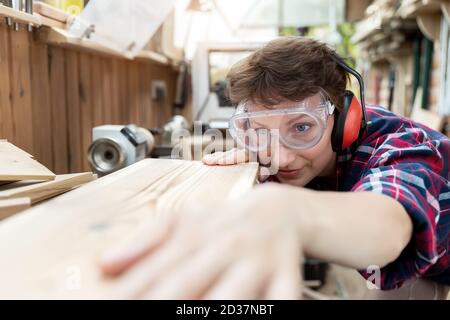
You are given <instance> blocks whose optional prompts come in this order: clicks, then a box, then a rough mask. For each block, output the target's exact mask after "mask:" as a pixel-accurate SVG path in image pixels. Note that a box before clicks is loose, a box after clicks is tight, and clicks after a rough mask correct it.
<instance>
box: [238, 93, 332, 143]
mask: <svg viewBox="0 0 450 320" xmlns="http://www.w3.org/2000/svg"><path fill="white" fill-rule="evenodd" d="M312 101H315V102H312ZM334 109H335V107H334V105H333V104H332V103H331V102H330V100H329V99H320V102H317V99H315V100H310V99H306V100H305V101H303V102H300V103H295V104H293V105H290V106H287V107H283V108H282V109H272V110H267V109H266V110H261V108H257V107H256V108H255V107H254V106H252V105H251V104H249V103H247V102H244V103H241V104H239V105H238V107H237V109H236V112H235V114H234V115H233V116H232V118H231V119H230V122H229V131H230V134H231V136H232V137H233V138H234V140H235V141H236V142H237V143H238V144H239V145H240V146H241V147H243V148H246V149H247V150H249V151H253V152H258V151H262V150H265V149H268V148H270V147H271V146H273V145H274V144H276V143H278V142H280V143H282V144H283V145H285V146H286V147H288V148H292V149H309V148H312V147H314V146H315V145H316V144H317V143H319V141H320V140H321V139H322V136H323V134H324V132H325V129H326V124H327V118H328V117H329V116H331V115H332V114H333V112H334Z"/></svg>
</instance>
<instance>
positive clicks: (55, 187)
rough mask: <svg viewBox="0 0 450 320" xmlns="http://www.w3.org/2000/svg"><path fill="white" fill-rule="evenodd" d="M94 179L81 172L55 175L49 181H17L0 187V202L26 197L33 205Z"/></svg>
mask: <svg viewBox="0 0 450 320" xmlns="http://www.w3.org/2000/svg"><path fill="white" fill-rule="evenodd" d="M94 179H95V176H94V175H93V174H92V173H91V172H83V173H73V174H61V175H57V176H56V178H55V180H51V181H39V180H38V181H36V180H29V181H17V182H13V183H10V184H7V185H3V186H0V200H4V199H12V198H21V197H28V198H29V199H30V200H31V203H32V204H34V203H36V202H39V201H42V200H45V199H48V198H51V197H53V196H56V195H58V194H61V193H63V192H65V191H68V190H70V189H72V188H73V187H76V186H79V185H80V184H84V183H87V182H89V181H92V180H94Z"/></svg>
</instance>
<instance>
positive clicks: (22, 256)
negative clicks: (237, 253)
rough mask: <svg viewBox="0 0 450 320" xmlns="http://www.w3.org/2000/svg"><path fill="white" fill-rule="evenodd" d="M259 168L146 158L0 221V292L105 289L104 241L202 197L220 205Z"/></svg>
mask: <svg viewBox="0 0 450 320" xmlns="http://www.w3.org/2000/svg"><path fill="white" fill-rule="evenodd" d="M256 173H257V165H256V164H254V163H246V164H241V165H236V166H226V167H224V166H215V167H210V166H205V165H203V164H202V163H201V162H197V161H192V162H191V161H183V160H162V159H146V160H143V161H140V162H138V163H136V164H134V165H132V166H129V167H127V168H125V169H123V170H120V171H118V172H115V173H113V174H111V175H108V176H105V177H103V178H100V179H98V180H96V181H93V182H91V183H88V184H87V185H85V186H82V187H80V188H78V189H76V190H74V191H71V192H69V193H67V194H64V195H61V196H59V197H57V198H55V199H52V200H50V201H48V202H46V203H44V204H41V205H38V206H36V207H34V208H31V209H29V210H27V211H26V214H18V215H16V216H14V217H12V218H10V219H8V220H6V221H4V222H3V223H0V261H8V263H5V264H0V283H1V284H2V285H1V286H0V299H4V298H8V299H10V298H43V299H53V298H61V299H65V298H69V299H72V298H73V299H77V298H85V299H90V298H102V297H106V296H107V294H108V289H111V287H112V286H114V280H113V279H109V278H105V277H103V276H102V275H101V273H100V270H99V268H98V266H97V261H98V258H99V255H100V254H101V253H102V252H103V251H104V250H105V249H107V248H109V247H111V246H113V245H117V244H119V243H121V242H122V241H127V240H128V239H129V237H132V236H133V235H134V234H135V233H136V232H137V230H138V229H139V228H140V227H142V225H143V224H151V223H154V222H155V219H158V217H160V216H164V215H166V216H167V215H176V214H177V213H179V212H180V210H184V209H186V208H187V207H189V206H193V205H197V206H198V204H202V206H203V208H205V209H208V208H212V211H214V209H215V208H217V206H220V205H223V204H224V203H225V202H226V201H230V200H232V199H235V198H236V197H238V196H242V195H243V194H245V192H246V191H249V190H250V189H251V188H252V186H253V184H254V182H255V177H256ZM142 177H145V179H143V178H142ZM212 188H213V189H214V192H211V189H212ZM24 234H32V235H33V236H32V237H31V236H30V237H26V236H23V235H24ZM11 243H14V245H13V246H12V245H11Z"/></svg>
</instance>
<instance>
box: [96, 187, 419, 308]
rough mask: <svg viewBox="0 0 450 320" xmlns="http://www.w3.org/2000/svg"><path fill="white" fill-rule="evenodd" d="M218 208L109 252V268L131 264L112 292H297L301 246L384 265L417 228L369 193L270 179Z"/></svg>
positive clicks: (346, 260)
mask: <svg viewBox="0 0 450 320" xmlns="http://www.w3.org/2000/svg"><path fill="white" fill-rule="evenodd" d="M215 211H216V212H214V214H211V211H208V212H203V213H202V212H199V213H192V212H191V213H190V212H184V213H182V214H181V215H180V216H178V217H177V220H176V222H174V223H173V224H172V225H168V226H158V227H156V228H155V227H153V228H149V229H148V230H143V234H141V235H140V236H139V235H138V237H137V238H136V241H133V242H132V243H129V244H126V245H125V246H124V247H121V248H116V249H112V250H111V251H109V252H108V253H106V254H105V255H104V256H103V257H102V260H101V267H102V269H103V271H104V273H105V274H107V275H111V276H112V275H118V274H122V273H123V271H125V270H127V269H130V270H128V271H127V272H126V273H125V274H123V276H122V277H120V279H117V281H116V282H115V287H114V288H113V287H112V288H111V294H112V296H113V297H115V298H117V297H120V298H130V297H132V298H137V297H141V298H142V297H143V298H159V299H165V298H170V299H191V298H210V299H256V298H271V299H276V298H284V299H286V298H298V297H299V288H300V285H301V276H300V269H299V267H300V265H301V260H302V253H306V254H307V255H309V256H312V257H317V258H321V259H323V260H326V261H330V262H336V263H340V264H343V265H347V266H351V267H355V268H361V269H364V268H366V267H367V266H369V265H379V266H380V267H382V266H384V265H385V264H387V263H389V262H391V261H393V260H394V259H395V258H396V257H397V256H398V255H399V254H400V253H401V251H402V249H403V248H404V247H405V246H406V244H407V243H408V241H409V239H410V237H411V232H412V231H411V230H412V223H411V221H410V219H409V217H408V215H407V214H406V212H405V210H404V209H403V207H402V206H401V205H400V204H398V203H397V202H396V201H395V200H393V199H391V198H389V197H387V196H383V195H378V194H375V193H369V192H359V193H353V192H351V193H350V192H349V193H337V192H318V191H311V190H307V189H303V188H298V187H292V186H287V185H280V184H271V183H268V184H265V185H260V186H257V187H255V188H254V190H253V191H252V192H250V193H247V194H246V195H244V196H243V197H242V198H240V199H239V201H236V202H233V203H230V204H229V206H227V207H220V208H216V210H215ZM243 283H245V286H242V284H243ZM244 289H245V290H244Z"/></svg>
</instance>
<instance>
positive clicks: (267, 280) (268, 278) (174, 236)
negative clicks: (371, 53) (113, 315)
mask: <svg viewBox="0 0 450 320" xmlns="http://www.w3.org/2000/svg"><path fill="white" fill-rule="evenodd" d="M349 73H351V74H353V75H356V76H357V73H355V72H352V70H351V69H350V68H348V66H346V65H345V64H344V63H343V62H342V61H341V60H340V59H339V57H337V55H336V53H335V52H334V51H333V50H331V49H330V48H328V47H327V46H326V45H324V44H322V43H320V42H317V41H314V40H311V39H305V38H301V37H285V38H280V39H277V40H274V41H272V42H270V43H268V44H267V45H266V46H265V47H263V48H261V49H260V50H258V51H256V52H254V53H253V54H252V55H250V56H249V57H248V58H246V59H244V60H243V61H241V62H240V63H238V64H237V65H236V66H234V67H233V69H232V70H231V72H230V73H229V75H228V81H229V96H230V99H231V101H232V102H233V103H234V104H235V105H237V106H238V107H237V111H236V114H235V116H234V117H233V118H232V119H231V121H230V131H231V133H232V134H233V136H234V138H235V139H236V140H237V142H238V144H239V145H240V146H241V147H243V148H242V149H239V150H238V149H233V150H231V151H228V152H226V153H216V154H213V155H210V156H206V157H205V158H204V162H205V163H206V164H208V165H232V164H235V163H239V162H245V161H249V160H252V159H256V160H258V161H259V162H260V163H261V164H262V166H261V172H260V181H269V183H264V184H261V185H259V186H257V187H256V188H255V190H254V191H253V192H251V193H250V194H247V195H246V196H245V198H243V199H241V201H240V202H239V203H235V204H231V205H230V207H228V208H223V209H222V210H219V213H218V214H215V215H211V216H208V217H207V219H205V216H204V214H201V213H186V214H185V215H184V216H182V217H181V220H180V221H177V222H176V223H173V224H167V227H166V228H161V229H160V232H157V233H155V234H154V235H153V236H152V237H150V238H151V239H147V240H145V241H143V242H140V243H136V244H133V245H131V246H130V247H128V248H125V249H118V250H112V251H111V252H109V253H107V254H105V256H104V257H103V260H102V268H103V270H104V272H105V273H106V274H110V275H113V274H120V273H122V272H123V271H125V270H127V269H130V270H128V272H127V274H128V277H125V278H124V279H123V280H121V281H123V282H126V283H127V284H128V287H129V288H131V291H130V293H132V295H135V296H142V297H149V298H151V297H158V298H172V299H176V298H219V299H226V298H235V299H239V298H297V297H299V289H300V282H301V279H300V278H301V277H300V273H299V268H298V266H299V263H300V262H301V259H302V256H303V254H304V255H306V256H310V257H314V258H318V259H322V260H325V261H330V262H334V263H338V264H341V265H345V266H349V267H352V268H355V269H358V270H359V271H360V272H361V274H362V275H363V276H364V277H366V278H368V279H369V280H370V282H371V283H373V284H375V285H376V286H377V287H379V288H381V289H383V290H394V291H390V292H389V294H392V293H394V294H396V296H397V297H401V298H412V297H418V293H420V294H422V293H423V294H425V297H429V298H445V297H446V295H447V292H448V290H447V289H448V287H447V285H449V284H450V268H449V266H450V252H449V251H450V250H449V244H450V241H449V230H450V183H449V158H450V142H449V139H448V138H446V137H445V136H443V135H442V134H440V133H438V132H436V131H433V130H431V129H429V128H427V127H425V126H423V125H421V124H418V123H415V122H413V121H411V120H409V119H406V118H402V117H399V116H396V115H394V114H392V113H390V112H388V111H386V110H385V109H383V108H381V107H375V106H368V107H366V108H365V107H364V101H363V100H364V99H363V97H361V101H358V100H357V99H356V98H355V97H354V96H353V94H352V93H350V92H348V91H346V86H347V82H348V78H349ZM252 157H255V158H252ZM270 181H272V182H273V181H275V182H278V183H270ZM199 221H201V223H197V222H199ZM217 252H220V258H218V255H217ZM130 275H131V276H130ZM127 278H128V280H127ZM129 279H135V280H134V281H135V282H134V283H133V282H132V280H129ZM418 279H419V280H418ZM417 281H419V282H417ZM402 286H403V289H402ZM405 288H406V289H405ZM414 288H416V289H414ZM417 288H420V290H419V291H417ZM413 289H414V290H416V291H414V290H413ZM375 292H377V295H378V296H380V297H383V293H382V292H381V291H379V290H376V291H375ZM385 297H388V296H385ZM421 297H423V296H421Z"/></svg>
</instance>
